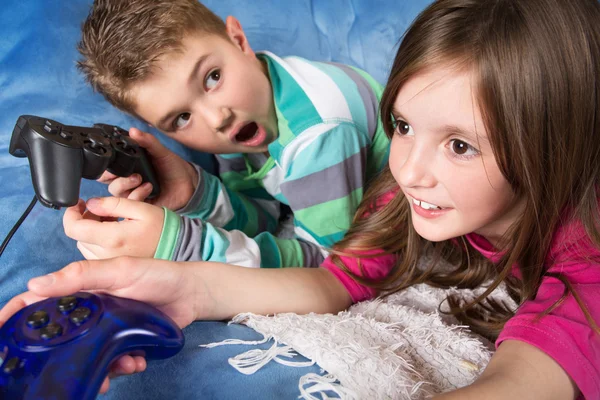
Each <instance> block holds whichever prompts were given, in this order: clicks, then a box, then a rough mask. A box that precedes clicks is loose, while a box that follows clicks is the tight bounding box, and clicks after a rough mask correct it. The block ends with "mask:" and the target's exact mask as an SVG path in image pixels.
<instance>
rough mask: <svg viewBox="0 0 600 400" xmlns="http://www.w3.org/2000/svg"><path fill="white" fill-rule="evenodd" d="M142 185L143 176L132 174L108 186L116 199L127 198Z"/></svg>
mask: <svg viewBox="0 0 600 400" xmlns="http://www.w3.org/2000/svg"><path fill="white" fill-rule="evenodd" d="M141 183H142V176H141V175H140V174H132V175H130V176H128V177H126V178H117V179H115V180H113V181H112V182H111V183H110V185H108V192H109V193H110V194H112V195H113V196H115V197H127V196H128V195H129V193H130V192H131V191H132V190H133V189H135V188H136V187H138V186H139V185H140V184H141Z"/></svg>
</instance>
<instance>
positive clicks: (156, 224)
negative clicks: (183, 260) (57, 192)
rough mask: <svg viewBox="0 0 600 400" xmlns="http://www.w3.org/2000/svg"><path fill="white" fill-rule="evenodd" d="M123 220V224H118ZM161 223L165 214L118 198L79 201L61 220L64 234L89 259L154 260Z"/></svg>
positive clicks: (143, 204)
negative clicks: (127, 258)
mask: <svg viewBox="0 0 600 400" xmlns="http://www.w3.org/2000/svg"><path fill="white" fill-rule="evenodd" d="M119 218H122V220H119ZM163 222H164V210H163V209H162V208H160V207H157V206H153V205H151V204H147V203H144V202H141V201H134V200H129V199H123V198H118V197H102V198H93V199H89V200H88V202H87V211H86V203H85V202H84V201H83V200H79V202H78V203H77V205H75V206H73V207H69V208H67V210H66V211H65V215H64V216H63V227H64V230H65V234H66V235H67V236H68V237H70V238H71V239H74V240H76V241H77V248H78V249H79V251H81V254H83V256H84V257H85V258H86V259H88V260H93V259H103V258H113V257H117V256H124V255H126V256H135V257H150V258H152V257H154V253H155V252H156V247H157V246H158V242H159V240H160V235H161V233H162V228H163Z"/></svg>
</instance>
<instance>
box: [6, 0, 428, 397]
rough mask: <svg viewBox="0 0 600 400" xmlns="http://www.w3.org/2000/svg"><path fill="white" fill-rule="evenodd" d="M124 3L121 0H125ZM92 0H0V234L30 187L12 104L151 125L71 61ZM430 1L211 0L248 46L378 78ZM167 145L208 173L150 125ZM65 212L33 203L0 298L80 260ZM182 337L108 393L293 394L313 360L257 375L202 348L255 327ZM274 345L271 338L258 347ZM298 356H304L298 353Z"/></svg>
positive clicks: (222, 352) (205, 162)
mask: <svg viewBox="0 0 600 400" xmlns="http://www.w3.org/2000/svg"><path fill="white" fill-rule="evenodd" d="M123 1H126V0H123ZM91 2H92V0H26V1H22V0H3V1H2V7H0V240H1V239H3V238H4V237H5V236H6V235H7V233H8V232H9V230H10V229H11V227H12V226H13V225H14V224H15V222H16V221H17V220H18V218H19V217H20V215H21V214H22V212H23V211H24V210H25V209H26V207H27V205H28V204H29V202H30V201H31V199H32V197H33V196H34V191H33V187H32V185H31V176H30V172H29V165H28V162H27V159H18V158H14V157H12V156H10V155H9V154H8V145H9V140H10V135H11V133H12V129H13V126H14V124H15V121H16V120H17V117H18V116H19V115H20V114H35V115H39V116H44V117H47V118H51V119H55V120H57V121H60V122H63V123H66V124H71V125H77V124H80V125H91V124H93V123H95V122H104V123H109V124H115V125H119V126H121V127H123V128H126V129H127V128H129V127H131V126H136V127H139V128H142V129H148V128H147V127H146V126H145V125H144V124H143V123H141V122H140V121H136V120H135V119H133V118H132V117H130V116H128V115H125V114H123V113H121V112H119V111H118V110H116V109H114V108H112V107H111V106H110V105H109V104H108V103H107V102H106V101H105V100H104V99H103V98H102V96H100V95H98V94H95V93H93V92H92V91H91V89H90V88H89V87H88V86H86V84H85V82H84V80H83V78H82V76H81V75H80V74H79V73H78V72H77V70H76V68H75V60H76V59H77V58H78V54H77V52H76V49H75V45H76V43H77V41H78V40H79V30H80V26H81V23H82V22H83V20H84V18H85V16H86V15H87V12H88V10H89V7H90V5H91ZM430 2H431V0H292V1H281V0H252V1H240V0H207V1H205V2H204V3H205V4H206V5H207V6H208V7H210V8H211V9H213V10H214V11H215V12H216V13H217V14H218V15H220V16H221V17H223V18H224V17H226V16H227V15H230V14H231V15H234V16H236V17H237V18H238V19H239V20H240V21H241V23H242V25H243V27H244V29H245V31H246V33H247V36H248V38H249V41H250V43H251V46H252V47H253V49H254V50H263V49H264V50H270V51H272V52H274V53H276V54H278V55H280V56H286V55H298V56H302V57H306V58H309V59H318V60H328V61H336V62H342V63H347V64H351V65H355V66H358V67H361V68H363V69H365V70H366V71H368V72H370V73H371V74H372V75H373V76H374V77H375V78H376V79H377V80H379V81H380V82H382V83H384V82H385V79H386V76H387V73H388V70H389V68H390V65H391V62H392V60H393V56H394V54H395V51H396V45H397V43H398V41H399V39H400V37H401V35H402V33H403V32H404V31H405V30H406V28H407V26H408V25H409V24H410V22H411V21H412V20H413V19H414V17H415V16H416V15H417V14H418V13H419V12H420V11H421V10H422V9H423V8H424V7H425V6H426V5H428V4H429V3H430ZM152 132H154V133H156V134H157V135H159V136H160V138H161V140H163V142H164V143H166V144H167V145H168V146H169V147H170V148H171V149H173V150H174V151H176V152H177V153H178V154H180V155H182V156H183V157H185V158H186V159H189V160H192V161H194V162H197V163H199V164H200V165H202V166H204V168H206V169H207V170H209V171H213V168H214V164H213V161H212V157H210V156H209V155H206V154H201V153H197V152H191V151H189V150H187V149H185V148H183V147H182V146H181V145H179V144H177V143H175V142H173V141H172V140H170V139H168V138H166V137H164V136H162V135H160V134H159V133H158V132H156V131H152ZM107 193H108V192H107V191H106V187H105V186H103V185H101V184H99V183H96V182H92V181H83V183H82V187H81V196H82V197H83V198H88V197H91V196H97V195H106V194H107ZM62 214H63V211H56V210H51V209H48V208H45V207H43V206H41V205H40V204H37V205H36V206H35V208H34V209H33V211H32V212H31V214H30V215H29V217H28V218H27V219H26V220H25V222H24V223H23V225H22V227H21V228H20V229H19V230H18V231H17V233H16V235H15V236H14V238H13V239H12V241H11V243H10V244H9V246H8V248H7V249H6V251H5V253H4V254H3V255H2V256H1V258H0V306H3V305H4V304H5V303H6V302H7V301H8V300H9V299H10V298H11V297H13V296H14V295H16V294H18V293H20V292H22V291H24V290H25V289H26V283H27V281H28V280H29V279H30V278H32V277H34V276H38V275H42V274H45V273H49V272H51V271H55V270H57V269H60V268H61V267H63V266H64V265H66V264H68V263H69V262H71V261H74V260H77V259H80V258H81V255H80V254H79V252H78V251H77V249H76V247H75V243H74V242H73V241H72V240H70V239H69V238H67V237H66V236H65V235H64V233H63V231H62ZM185 335H186V340H187V345H186V347H185V349H184V350H183V351H182V352H181V353H180V354H179V355H177V356H176V357H174V358H171V359H169V360H164V361H160V362H152V363H150V365H149V368H148V371H147V372H145V373H143V374H138V375H136V376H130V377H126V378H121V379H117V380H115V381H114V382H113V384H112V390H111V391H110V392H109V394H108V395H106V396H103V398H106V399H115V400H117V399H119V400H120V399H164V398H173V399H189V398H248V399H252V398H260V399H271V398H273V399H285V398H297V397H298V395H299V390H298V380H299V378H300V377H301V376H302V375H305V374H306V373H308V372H311V371H312V372H317V373H319V372H320V368H319V367H318V366H313V367H305V368H291V367H285V366H282V365H279V364H276V363H271V364H268V365H267V366H265V367H264V368H263V369H261V370H260V371H258V372H257V373H255V374H254V375H250V376H246V375H243V374H240V373H239V372H237V371H236V370H234V369H233V368H232V367H231V366H229V364H228V363H227V359H228V358H229V357H231V356H234V355H237V354H239V353H241V352H244V351H246V350H248V349H250V348H249V347H248V346H241V345H236V346H223V347H218V348H214V349H203V348H199V347H198V345H199V344H205V343H210V342H215V341H221V340H224V339H228V338H241V339H249V340H257V339H259V338H260V336H259V335H258V334H256V333H255V332H254V331H253V330H251V329H249V328H246V327H243V326H228V325H226V324H225V323H222V322H197V323H194V324H192V325H191V326H189V327H188V328H186V329H185ZM269 346H271V344H270V343H266V344H264V345H263V346H262V347H263V348H266V347H269ZM299 360H300V359H299Z"/></svg>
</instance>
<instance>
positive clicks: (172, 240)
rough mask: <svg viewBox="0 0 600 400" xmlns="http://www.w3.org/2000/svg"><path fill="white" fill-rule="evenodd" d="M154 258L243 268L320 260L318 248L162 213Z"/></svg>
mask: <svg viewBox="0 0 600 400" xmlns="http://www.w3.org/2000/svg"><path fill="white" fill-rule="evenodd" d="M154 257H155V258H160V259H164V260H172V261H216V262H227V263H230V264H235V265H239V266H244V267H262V268H282V267H299V266H310V267H316V266H318V265H319V264H320V263H321V262H322V261H323V258H324V257H323V255H322V252H321V248H320V246H317V245H315V244H312V243H309V242H306V241H303V240H297V239H282V238H278V237H276V236H275V235H273V234H272V233H270V232H262V233H260V234H258V235H257V236H255V237H250V236H248V235H246V234H245V233H244V232H242V231H239V230H227V229H224V228H219V227H216V226H214V225H213V224H211V223H209V222H205V221H203V220H202V219H199V218H189V217H185V216H179V215H177V214H175V213H174V212H172V211H169V210H165V220H164V225H163V231H162V235H161V237H160V241H159V244H158V247H157V249H156V252H155V254H154Z"/></svg>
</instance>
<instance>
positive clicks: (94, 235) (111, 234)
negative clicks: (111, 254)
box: [63, 202, 118, 244]
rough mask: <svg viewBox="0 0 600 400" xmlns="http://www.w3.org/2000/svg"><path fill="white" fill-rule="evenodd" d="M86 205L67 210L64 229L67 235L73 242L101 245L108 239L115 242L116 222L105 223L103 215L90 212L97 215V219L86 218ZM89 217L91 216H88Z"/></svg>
mask: <svg viewBox="0 0 600 400" xmlns="http://www.w3.org/2000/svg"><path fill="white" fill-rule="evenodd" d="M84 209H85V203H83V204H81V202H80V203H77V205H75V206H73V207H69V208H67V210H66V211H65V215H63V229H64V231H65V235H67V236H68V237H70V238H71V239H73V240H77V241H78V242H84V243H92V244H100V243H105V242H106V238H107V237H108V238H111V240H114V238H115V236H116V232H118V231H117V230H116V225H115V224H118V222H116V221H106V222H104V221H103V218H102V216H101V215H98V213H95V212H93V211H90V213H92V214H94V215H96V217H95V218H84V214H85V211H83V210H84ZM88 215H89V214H88Z"/></svg>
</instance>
